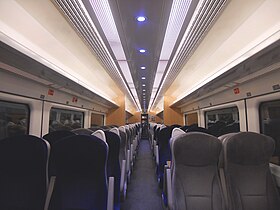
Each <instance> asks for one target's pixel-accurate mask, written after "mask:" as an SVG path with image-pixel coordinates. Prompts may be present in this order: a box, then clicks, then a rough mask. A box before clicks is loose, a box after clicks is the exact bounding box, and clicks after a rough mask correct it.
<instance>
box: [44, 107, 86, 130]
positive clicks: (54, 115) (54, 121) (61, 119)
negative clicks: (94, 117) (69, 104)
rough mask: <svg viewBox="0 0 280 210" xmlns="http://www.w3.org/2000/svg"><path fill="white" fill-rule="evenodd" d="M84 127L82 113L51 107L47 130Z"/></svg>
mask: <svg viewBox="0 0 280 210" xmlns="http://www.w3.org/2000/svg"><path fill="white" fill-rule="evenodd" d="M82 127H84V113H83V112H78V111H72V110H67V109H57V108H52V109H51V112H50V121H49V132H52V131H56V130H73V129H76V128H82Z"/></svg>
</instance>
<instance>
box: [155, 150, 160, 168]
mask: <svg viewBox="0 0 280 210" xmlns="http://www.w3.org/2000/svg"><path fill="white" fill-rule="evenodd" d="M155 151H156V164H157V166H159V151H158V145H156V148H155Z"/></svg>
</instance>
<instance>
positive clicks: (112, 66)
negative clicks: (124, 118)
mask: <svg viewBox="0 0 280 210" xmlns="http://www.w3.org/2000/svg"><path fill="white" fill-rule="evenodd" d="M61 6H62V7H63V8H65V10H63V11H64V12H66V14H67V13H69V14H70V16H68V17H69V18H71V20H70V21H71V22H72V23H73V24H74V26H75V28H77V29H78V31H79V32H80V34H82V37H83V38H84V39H85V40H86V41H87V43H88V44H89V45H90V46H91V47H92V48H93V49H94V50H95V52H99V53H98V57H99V58H101V59H102V61H103V64H105V67H106V68H108V67H109V68H108V69H115V68H117V67H116V66H115V63H114V62H112V61H111V60H113V59H112V58H111V60H110V57H109V58H108V56H107V55H106V54H105V52H104V49H103V48H104V47H103V46H102V45H104V46H105V44H104V43H102V40H100V39H101V37H100V36H99V37H100V39H94V38H92V37H91V36H89V35H91V34H96V33H94V32H93V30H92V28H91V27H90V29H91V31H90V32H88V33H86V32H85V31H84V29H83V28H81V27H80V26H81V25H84V24H83V23H85V22H87V21H86V20H85V19H84V20H82V21H80V24H79V23H78V22H77V20H80V18H75V17H73V16H72V14H71V13H70V12H71V11H72V12H73V10H67V7H66V6H68V7H70V6H71V5H69V4H68V5H67V4H66V5H65V7H64V5H61ZM79 14H80V13H79ZM81 22H82V23H81ZM88 25H90V24H88ZM93 26H94V25H93ZM94 29H95V30H96V28H94ZM87 31H88V30H87ZM96 40H97V41H96ZM93 41H94V43H93ZM100 41H101V43H100ZM105 50H107V48H106V47H105ZM108 53H109V52H108ZM114 72H115V71H114ZM118 73H119V72H118ZM120 77H121V76H120ZM121 79H122V77H121ZM127 90H128V89H127ZM128 91H129V90H128ZM129 93H130V92H129ZM130 96H131V97H132V95H131V94H130ZM132 99H133V97H132ZM133 101H134V100H133ZM134 103H135V102H134Z"/></svg>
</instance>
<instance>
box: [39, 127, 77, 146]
mask: <svg viewBox="0 0 280 210" xmlns="http://www.w3.org/2000/svg"><path fill="white" fill-rule="evenodd" d="M74 135H76V134H75V133H73V132H72V131H69V130H57V131H53V132H50V133H48V134H46V135H44V136H43V139H45V140H47V141H48V142H49V143H50V145H53V144H54V143H56V142H57V141H59V140H60V139H63V138H65V137H68V136H74Z"/></svg>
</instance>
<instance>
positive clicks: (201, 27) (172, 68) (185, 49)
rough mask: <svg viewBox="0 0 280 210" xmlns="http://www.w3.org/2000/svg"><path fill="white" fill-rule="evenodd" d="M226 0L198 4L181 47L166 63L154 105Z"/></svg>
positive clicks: (206, 0)
mask: <svg viewBox="0 0 280 210" xmlns="http://www.w3.org/2000/svg"><path fill="white" fill-rule="evenodd" d="M227 2H228V0H216V1H212V0H205V1H203V2H202V3H201V5H198V7H199V6H200V7H199V8H198V10H197V11H196V15H195V16H194V17H193V18H194V19H193V21H192V22H191V23H190V24H191V25H189V26H188V27H187V30H186V32H185V35H184V37H185V39H184V38H183V39H182V40H183V43H181V46H182V47H181V48H179V51H178V52H176V53H175V56H174V57H173V58H172V61H171V62H170V63H169V64H168V66H167V69H166V72H165V74H167V76H166V79H165V81H164V77H163V79H162V81H161V83H162V88H161V90H160V92H159V93H158V97H157V98H156V101H155V103H154V106H153V107H155V106H156V105H157V104H158V103H159V101H160V100H161V98H162V97H163V95H164V92H165V91H166V90H167V89H168V88H169V86H170V85H171V84H172V82H173V81H174V80H175V78H176V77H177V76H178V74H179V73H180V71H181V70H182V68H183V67H184V65H185V64H186V62H187V61H188V59H189V58H190V56H191V55H192V53H193V52H194V50H195V49H196V47H197V46H198V45H199V43H200V42H201V40H202V39H203V37H204V36H205V35H206V33H207V31H208V30H209V29H210V28H211V26H212V25H213V23H214V21H215V20H216V19H217V17H218V15H219V14H220V13H221V11H222V9H223V8H224V7H225V5H226V3H227ZM168 71H169V73H168Z"/></svg>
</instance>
